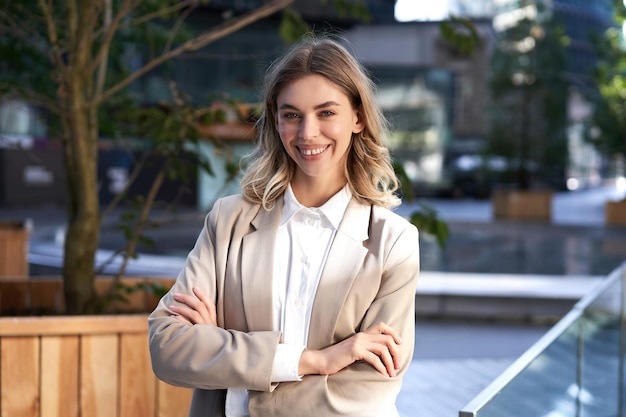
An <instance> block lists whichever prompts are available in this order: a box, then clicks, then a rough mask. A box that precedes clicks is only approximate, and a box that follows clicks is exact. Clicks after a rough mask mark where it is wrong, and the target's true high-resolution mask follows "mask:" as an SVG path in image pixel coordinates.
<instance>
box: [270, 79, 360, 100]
mask: <svg viewBox="0 0 626 417" xmlns="http://www.w3.org/2000/svg"><path fill="white" fill-rule="evenodd" d="M276 101H277V104H278V105H281V104H284V103H287V104H295V103H302V104H305V103H312V104H319V103H324V102H327V101H334V102H337V104H349V103H350V99H349V98H348V96H347V95H346V93H345V92H344V91H343V89H342V88H340V87H339V86H337V85H336V84H335V83H333V82H332V81H330V80H329V79H328V78H326V77H324V76H322V75H318V74H312V75H306V76H304V77H301V78H298V79H296V80H294V81H291V82H289V83H287V84H286V85H285V86H284V87H283V88H282V89H281V90H280V91H279V93H278V95H277V97H276Z"/></svg>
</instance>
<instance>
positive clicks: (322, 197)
mask: <svg viewBox="0 0 626 417" xmlns="http://www.w3.org/2000/svg"><path fill="white" fill-rule="evenodd" d="M345 185H346V181H345V180H341V181H319V180H317V181H316V180H315V179H313V178H310V177H307V178H298V177H297V176H296V177H295V178H294V179H293V180H292V181H291V189H292V190H293V194H294V195H295V196H296V198H297V199H298V201H299V202H300V204H302V205H303V206H305V207H320V206H322V205H324V203H326V202H327V201H328V200H330V198H331V197H332V196H334V195H335V194H337V193H338V192H339V191H340V190H341V189H342V188H343V187H344V186H345Z"/></svg>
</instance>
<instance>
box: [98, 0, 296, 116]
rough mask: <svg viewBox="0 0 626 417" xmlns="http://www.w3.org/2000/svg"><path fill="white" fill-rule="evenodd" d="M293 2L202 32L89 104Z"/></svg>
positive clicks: (285, 1)
mask: <svg viewBox="0 0 626 417" xmlns="http://www.w3.org/2000/svg"><path fill="white" fill-rule="evenodd" d="M293 1H294V0H274V1H271V2H270V3H267V4H265V5H263V6H261V7H259V8H257V9H255V10H252V11H251V12H248V13H245V14H243V15H241V16H239V17H237V18H234V19H231V20H228V21H226V22H224V23H222V24H220V25H217V26H216V27H214V28H213V29H211V30H209V31H207V32H204V33H203V34H200V35H199V36H197V37H195V38H193V39H190V40H189V41H187V42H185V43H183V44H182V45H181V46H179V47H178V48H175V49H172V50H171V51H168V52H165V53H163V54H162V55H160V56H159V57H157V58H155V59H153V60H152V61H150V62H148V63H147V64H146V65H144V66H143V67H142V68H140V69H138V70H137V71H135V72H133V73H132V74H130V75H129V76H128V77H126V78H125V79H124V80H122V81H120V82H119V83H117V84H115V85H114V86H112V87H111V88H109V89H108V90H107V91H105V92H104V93H103V94H102V95H100V96H99V97H95V98H94V100H95V103H91V104H92V105H93V104H96V105H98V104H100V103H102V102H103V101H105V100H107V99H108V98H109V97H111V96H112V95H114V94H115V93H117V92H118V91H120V90H122V89H123V88H125V87H127V86H128V85H129V84H130V83H132V82H133V81H135V80H136V79H138V78H139V77H141V76H142V75H144V74H146V73H147V72H148V71H150V70H152V69H153V68H156V67H157V66H159V65H160V64H162V63H164V62H166V61H168V60H170V59H172V58H175V57H177V56H179V55H181V54H183V53H184V52H189V51H195V50H197V49H200V48H202V47H204V46H206V45H208V44H210V43H211V42H213V41H215V40H217V39H220V38H223V37H224V36H227V35H229V34H231V33H233V32H236V31H237V30H239V29H241V28H242V27H245V26H247V25H249V24H251V23H254V22H256V21H257V20H260V19H262V18H264V17H267V16H270V15H272V14H274V13H276V12H277V11H278V10H281V9H283V8H285V7H286V6H288V5H289V4H291V3H293Z"/></svg>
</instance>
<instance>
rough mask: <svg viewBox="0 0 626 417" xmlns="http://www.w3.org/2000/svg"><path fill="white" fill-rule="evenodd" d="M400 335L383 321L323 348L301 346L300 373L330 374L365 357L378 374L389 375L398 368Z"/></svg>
mask: <svg viewBox="0 0 626 417" xmlns="http://www.w3.org/2000/svg"><path fill="white" fill-rule="evenodd" d="M401 343H402V339H401V338H400V336H399V335H398V334H397V333H396V332H395V331H394V330H393V329H392V328H391V327H389V326H388V325H386V324H385V323H382V322H381V323H377V324H375V325H373V326H371V327H370V328H368V329H367V330H365V331H364V332H359V333H357V334H355V335H353V336H351V337H349V338H348V339H345V340H343V341H341V342H339V343H337V344H335V345H333V346H329V347H327V348H326V349H323V350H317V351H314V350H305V351H304V352H303V353H302V356H301V357H300V363H299V369H298V371H299V372H300V375H310V374H318V375H332V374H335V373H337V372H339V371H341V370H342V369H344V368H345V367H347V366H349V365H351V364H353V363H354V362H356V361H365V362H367V363H369V364H370V365H372V366H373V367H374V368H375V369H376V370H377V371H378V372H380V373H381V374H382V375H385V376H389V377H393V376H396V371H397V370H398V369H400V366H401V358H400V350H399V349H398V346H399V345H400V344H401Z"/></svg>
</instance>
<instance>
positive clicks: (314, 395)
mask: <svg viewBox="0 0 626 417" xmlns="http://www.w3.org/2000/svg"><path fill="white" fill-rule="evenodd" d="M282 205H283V201H282V199H281V200H279V201H277V203H276V205H275V208H274V209H273V210H270V211H266V210H263V209H262V208H261V207H260V206H259V205H256V204H251V203H248V202H246V201H244V200H243V198H242V197H241V196H239V195H237V196H231V197H227V198H224V199H221V200H219V201H218V202H217V203H216V204H215V206H214V207H213V209H212V210H211V212H210V213H209V214H208V216H207V218H206V221H205V224H204V228H203V229H202V231H201V233H200V235H199V237H198V240H197V242H196V244H195V246H194V248H193V249H192V250H191V252H190V253H189V255H188V257H187V260H186V264H185V266H184V268H183V270H182V271H181V272H180V274H179V275H178V278H177V280H176V283H175V284H174V286H173V287H172V289H171V290H170V291H169V292H168V293H167V294H166V295H165V296H164V297H163V299H162V300H161V301H160V302H159V305H158V306H157V308H156V309H155V310H154V312H152V314H151V315H150V317H149V319H148V324H149V332H150V353H151V358H152V366H153V369H154V372H155V374H156V375H157V377H159V378H160V379H162V380H163V381H165V382H168V383H170V384H173V385H179V386H183V387H191V388H194V394H193V400H192V404H191V409H190V411H189V416H190V417H214V416H223V415H224V401H225V389H226V388H229V387H233V388H244V389H248V390H250V402H249V411H250V415H251V416H252V417H269V416H272V417H280V416H285V417H287V416H289V417H294V416H297V417H306V416H311V417H313V416H315V417H320V416H339V415H341V416H359V417H367V416H376V417H380V416H390V415H394V414H396V410H395V399H396V396H397V394H398V392H399V390H400V386H401V378H402V375H404V373H405V372H406V370H407V368H408V367H409V364H410V362H411V359H412V355H413V345H414V332H415V306H414V304H415V286H416V282H417V277H418V274H419V249H418V232H417V229H416V228H415V227H414V226H413V225H411V224H410V223H409V222H408V221H406V220H405V219H403V218H402V217H400V216H398V215H397V214H395V213H393V212H391V211H390V210H387V209H384V208H380V207H375V206H374V207H372V206H366V205H362V204H359V203H357V202H356V201H355V200H354V199H353V200H352V201H351V202H350V204H349V205H348V208H347V210H346V213H345V215H344V218H343V220H342V222H341V224H340V226H339V229H338V231H337V233H336V235H335V238H334V240H333V242H332V246H331V249H330V253H329V255H328V259H327V262H326V265H325V267H324V270H323V272H322V276H321V279H320V283H319V286H318V289H317V293H316V296H315V300H314V304H313V311H312V315H311V323H310V330H309V336H308V346H307V348H308V349H322V348H325V347H327V346H330V345H332V344H335V343H337V342H339V341H341V340H343V339H346V338H348V337H350V336H351V335H353V334H355V333H356V332H359V331H361V330H365V329H367V328H368V327H369V326H371V325H373V324H375V323H377V322H379V321H383V322H385V323H387V324H389V325H390V326H392V327H393V328H394V329H395V330H396V331H398V332H399V333H400V335H401V337H402V339H403V343H402V344H401V352H402V367H401V370H400V372H399V375H398V377H394V378H389V377H385V376H382V375H381V374H379V373H378V372H377V371H376V370H375V369H374V368H373V367H372V366H371V365H369V364H367V363H364V362H357V363H355V364H353V365H351V366H349V367H348V368H346V369H344V370H342V371H340V372H338V373H337V374H335V375H311V376H305V377H303V379H302V381H297V382H281V383H272V381H271V380H270V377H271V373H272V361H273V358H274V354H275V351H276V349H277V345H278V344H279V343H280V341H281V334H280V332H277V331H274V330H272V323H273V321H272V283H271V281H272V270H273V269H272V268H273V266H272V260H273V259H274V255H275V254H274V244H273V242H274V241H275V237H276V232H277V228H278V225H279V224H280V220H281V212H282ZM194 286H197V287H199V288H200V289H201V290H202V291H204V292H205V293H207V294H208V295H209V296H210V297H211V298H212V299H214V300H215V304H216V307H217V320H218V327H215V326H211V325H195V326H192V327H191V326H186V325H184V324H182V323H180V322H179V321H177V320H175V319H173V318H171V317H170V313H171V311H170V310H169V309H168V306H170V305H172V304H174V303H175V301H174V299H173V293H175V292H181V293H191V289H192V287H194Z"/></svg>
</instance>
